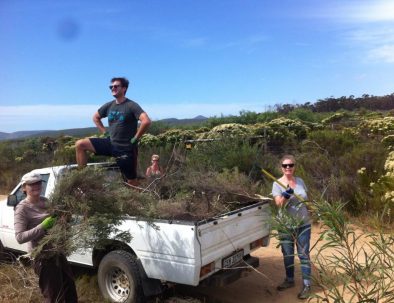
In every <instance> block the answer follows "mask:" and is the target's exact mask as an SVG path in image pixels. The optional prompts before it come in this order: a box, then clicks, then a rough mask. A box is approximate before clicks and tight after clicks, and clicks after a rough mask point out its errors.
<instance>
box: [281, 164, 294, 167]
mask: <svg viewBox="0 0 394 303" xmlns="http://www.w3.org/2000/svg"><path fill="white" fill-rule="evenodd" d="M282 167H283V168H287V167H294V163H289V164H282Z"/></svg>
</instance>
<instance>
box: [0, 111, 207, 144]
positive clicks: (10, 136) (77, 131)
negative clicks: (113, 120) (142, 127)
mask: <svg viewBox="0 0 394 303" xmlns="http://www.w3.org/2000/svg"><path fill="white" fill-rule="evenodd" d="M206 119H208V118H206V117H204V116H197V117H195V118H192V119H176V118H169V119H162V120H157V121H154V122H162V123H166V124H169V125H190V124H195V123H200V122H203V121H204V120H206ZM97 132H98V131H97V128H96V127H86V128H70V129H62V130H31V131H18V132H13V133H4V132H0V141H2V140H15V139H24V138H30V137H38V136H39V137H58V136H60V135H67V136H74V137H86V136H90V135H92V134H97Z"/></svg>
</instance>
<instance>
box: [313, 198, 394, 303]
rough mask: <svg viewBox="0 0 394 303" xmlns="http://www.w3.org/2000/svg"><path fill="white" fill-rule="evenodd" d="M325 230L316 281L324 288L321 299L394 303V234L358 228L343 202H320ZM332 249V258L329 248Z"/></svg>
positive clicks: (316, 263)
mask: <svg viewBox="0 0 394 303" xmlns="http://www.w3.org/2000/svg"><path fill="white" fill-rule="evenodd" d="M316 206H317V214H318V216H319V219H320V221H321V223H322V224H323V226H324V231H323V233H322V234H321V236H320V238H319V239H318V240H317V243H315V244H314V245H313V247H315V248H316V250H317V252H316V257H315V258H314V260H312V261H313V263H314V266H315V267H316V270H315V276H314V280H315V283H316V284H317V285H318V286H319V287H321V288H322V289H323V292H322V293H321V294H315V295H314V296H313V297H314V299H315V300H317V302H343V303H345V302H346V303H348V302H349V303H352V302H358V303H361V302H377V303H378V302H392V301H393V300H394V280H393V279H391V277H392V276H393V274H394V254H393V250H392V247H393V245H394V237H393V236H392V235H390V234H385V233H382V232H375V233H371V234H365V233H363V232H360V231H356V230H354V229H353V228H352V227H351V225H350V224H349V222H348V218H347V216H346V215H345V213H344V211H343V204H342V203H328V202H326V201H319V202H317V203H316ZM327 250H329V251H332V253H331V254H330V257H327V256H325V255H324V254H323V253H324V252H325V251H327Z"/></svg>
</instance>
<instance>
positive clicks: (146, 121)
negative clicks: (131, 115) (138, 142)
mask: <svg viewBox="0 0 394 303" xmlns="http://www.w3.org/2000/svg"><path fill="white" fill-rule="evenodd" d="M138 119H139V120H140V121H141V124H140V127H139V128H138V130H137V133H136V134H135V136H134V138H136V139H139V138H141V136H142V135H143V134H144V133H145V132H146V131H147V130H148V128H149V126H150V125H151V124H152V121H151V120H150V118H149V117H148V114H147V113H145V112H143V113H142V114H141V115H140V117H139V118H138Z"/></svg>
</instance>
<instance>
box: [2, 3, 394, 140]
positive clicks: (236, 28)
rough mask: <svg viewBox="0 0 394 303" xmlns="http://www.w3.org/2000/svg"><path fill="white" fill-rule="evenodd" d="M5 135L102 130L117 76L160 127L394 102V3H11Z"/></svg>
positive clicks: (5, 28)
mask: <svg viewBox="0 0 394 303" xmlns="http://www.w3.org/2000/svg"><path fill="white" fill-rule="evenodd" d="M0 45H1V46H0V81H1V85H0V131H3V132H13V131H20V130H39V129H65V128H77V127H89V126H93V122H92V120H91V117H92V115H93V113H94V112H95V111H96V110H97V109H98V107H99V106H100V105H101V104H103V103H104V102H107V101H109V100H111V94H110V91H109V89H108V85H109V80H110V79H111V78H112V77H113V76H126V77H127V78H128V79H129V80H130V82H131V86H130V88H129V90H128V92H127V96H128V97H129V98H130V99H133V100H135V101H137V102H138V103H139V104H140V105H141V106H142V108H143V109H144V110H145V111H146V112H147V113H148V114H149V116H150V117H151V118H152V119H153V120H157V119H163V118H170V117H175V118H192V117H195V116H197V115H205V116H208V117H209V116H220V115H230V114H238V113H239V111H241V110H249V111H256V112H262V111H265V110H269V109H270V108H272V107H273V106H274V105H275V104H284V103H290V104H295V103H305V102H315V101H317V100H318V99H324V98H326V97H330V96H334V97H340V96H349V95H354V96H361V95H362V94H370V95H377V96H380V95H386V94H391V93H393V92H394V1H392V0H387V1H381V0H354V1H353V0H349V1H347V0H340V1H339V0H338V1H333V0H297V1H295V0H283V1H279V0H209V1H208V0H165V1H163V0H139V1H137V0H127V1H126V0H115V1H102V0H95V1H90V0H84V1H76V0H67V1H55V0H34V1H31V0H24V1H22V0H0Z"/></svg>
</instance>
